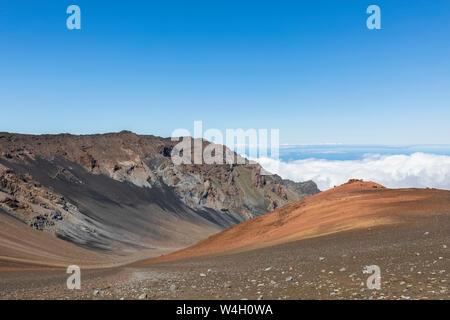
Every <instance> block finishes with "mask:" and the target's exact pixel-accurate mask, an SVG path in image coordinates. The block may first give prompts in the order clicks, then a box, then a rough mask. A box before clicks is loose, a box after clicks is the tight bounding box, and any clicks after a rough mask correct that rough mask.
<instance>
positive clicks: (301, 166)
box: [257, 152, 450, 190]
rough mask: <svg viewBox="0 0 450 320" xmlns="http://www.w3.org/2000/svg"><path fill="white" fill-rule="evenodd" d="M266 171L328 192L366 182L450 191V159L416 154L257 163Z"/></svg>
mask: <svg viewBox="0 0 450 320" xmlns="http://www.w3.org/2000/svg"><path fill="white" fill-rule="evenodd" d="M257 161H258V162H259V163H260V164H261V165H262V166H263V168H264V169H266V170H267V171H269V172H272V173H276V174H278V175H280V176H281V177H283V178H285V179H291V180H294V181H305V180H313V181H314V182H316V183H317V185H318V187H319V189H321V190H326V189H329V188H332V187H333V186H335V185H336V186H337V185H340V184H343V183H345V182H347V181H348V180H349V179H353V178H355V179H364V180H370V181H374V182H377V183H380V184H382V185H384V186H386V187H388V188H412V187H417V188H426V187H430V188H439V189H450V156H443V155H435V154H427V153H420V152H419V153H414V154H412V155H387V156H386V155H383V156H382V155H373V154H372V155H366V156H365V157H364V158H363V159H362V160H346V161H336V160H324V159H306V160H297V161H291V162H283V161H279V160H274V159H267V158H263V159H261V158H260V159H258V160H257Z"/></svg>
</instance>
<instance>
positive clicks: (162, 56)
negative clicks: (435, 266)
mask: <svg viewBox="0 0 450 320" xmlns="http://www.w3.org/2000/svg"><path fill="white" fill-rule="evenodd" d="M70 4H77V5H79V6H80V7H81V12H82V13H81V14H82V30H79V31H77V30H72V31H71V30H68V29H67V28H66V18H67V16H68V15H67V14H66V8H67V6H68V5H70ZM371 4H377V5H379V6H380V7H381V15H382V30H368V29H367V28H366V19H367V17H368V15H367V14H366V12H365V11H366V8H367V7H368V6H369V5H371ZM0 43H1V45H0V111H1V114H2V116H1V117H0V131H10V132H22V133H59V132H70V133H102V132H110V131H120V130H123V129H127V130H132V131H135V132H137V133H146V134H156V135H162V136H169V135H170V134H171V132H172V131H173V130H174V129H176V128H186V129H189V130H193V121H194V120H202V121H203V126H204V128H205V129H207V128H219V129H222V130H224V129H226V128H244V129H246V128H256V129H258V128H267V129H270V128H279V129H280V140H281V141H280V142H281V143H290V144H296V143H299V144H300V143H311V144H316V143H334V142H336V143H346V144H428V143H450V139H449V138H450V126H449V124H448V123H449V119H450V1H448V0H433V1H425V0H423V1H417V0H411V1H407V0H395V1H394V0H390V1H375V0H374V1H364V0H358V1H356V0H354V1H337V0H335V1H324V0H314V1H313V0H311V1H300V0H297V1H263V0H258V1H243V0H241V1H233V0H226V1H220V0H215V1H212V0H209V1H195V0H189V1H170V0H167V1H92V0H90V1H81V0H80V1H79V0H73V1H71V2H66V1H23V0H16V1H8V2H6V1H2V2H0Z"/></svg>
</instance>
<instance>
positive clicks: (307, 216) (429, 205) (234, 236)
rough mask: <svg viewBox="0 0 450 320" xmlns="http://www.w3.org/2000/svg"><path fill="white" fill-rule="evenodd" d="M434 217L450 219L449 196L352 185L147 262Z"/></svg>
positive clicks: (449, 193) (433, 191) (432, 191)
mask: <svg viewBox="0 0 450 320" xmlns="http://www.w3.org/2000/svg"><path fill="white" fill-rule="evenodd" d="M438 214H450V191H444V190H436V189H387V188H385V187H383V186H381V185H379V184H376V183H373V182H364V181H362V180H350V181H349V182H347V183H346V184H344V185H341V186H339V187H335V188H333V189H330V190H328V191H325V192H322V193H319V194H317V195H314V196H311V197H309V198H306V199H304V200H300V201H297V202H295V203H292V204H290V205H286V206H284V207H282V208H279V209H277V210H275V211H273V212H271V213H268V214H266V215H263V216H260V217H257V218H255V219H252V220H249V221H246V222H243V223H240V224H238V225H235V226H233V227H232V228H230V229H227V230H225V231H223V232H221V233H218V234H216V235H213V236H211V237H209V238H208V239H205V240H203V241H200V242H199V243H197V244H196V245H194V246H192V247H189V248H187V249H184V250H181V251H178V252H175V253H172V254H169V255H167V256H162V257H159V258H156V259H153V260H149V261H147V262H162V261H169V260H177V259H184V258H191V257H198V256H204V255H217V254H224V253H232V252H239V251H248V250H252V249H257V248H262V247H267V246H272V245H277V244H281V243H286V242H291V241H296V240H301V239H305V238H312V237H319V236H323V235H328V234H332V233H337V232H344V231H348V230H356V229H364V228H373V227H387V226H396V225H399V224H407V223H416V222H417V221H419V220H420V218H423V217H427V216H433V215H438Z"/></svg>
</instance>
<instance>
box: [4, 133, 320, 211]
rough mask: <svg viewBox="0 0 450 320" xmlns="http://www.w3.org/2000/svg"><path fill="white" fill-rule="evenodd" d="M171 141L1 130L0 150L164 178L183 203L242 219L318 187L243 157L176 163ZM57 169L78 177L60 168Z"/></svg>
mask: <svg viewBox="0 0 450 320" xmlns="http://www.w3.org/2000/svg"><path fill="white" fill-rule="evenodd" d="M174 145H175V142H172V141H171V140H170V139H164V138H159V137H154V136H138V135H136V134H134V133H131V132H127V131H123V132H120V133H116V134H114V133H113V134H105V135H88V136H73V135H55V136H52V135H44V136H29V135H13V134H2V135H1V138H0V147H1V151H2V156H3V157H6V156H7V155H8V156H9V159H10V160H12V161H18V160H19V159H20V160H25V161H28V159H34V158H35V157H36V156H38V157H43V158H46V159H49V160H52V159H54V158H55V157H62V158H65V159H67V160H69V161H73V162H75V163H78V164H80V165H81V166H83V167H84V168H85V169H86V170H88V171H89V172H91V173H93V174H104V175H107V176H109V177H111V178H113V179H114V180H117V181H122V182H130V183H132V184H134V185H136V186H139V187H147V188H152V187H153V186H155V185H161V184H165V185H167V186H169V187H173V189H174V191H175V192H176V194H177V195H178V196H179V197H180V199H182V200H183V202H185V203H186V204H187V205H188V206H191V207H195V208H203V207H206V208H211V209H215V210H221V211H230V212H234V213H236V214H238V215H242V216H243V217H244V218H246V219H247V218H251V217H254V216H256V215H259V214H262V213H265V212H268V211H270V210H273V209H275V208H277V207H280V206H283V205H285V204H287V203H289V202H292V201H295V200H299V199H301V198H304V197H307V196H309V195H313V194H315V193H317V192H319V190H318V189H317V186H316V185H315V184H314V183H313V182H311V181H309V182H306V183H295V182H293V181H289V180H283V179H281V178H280V177H279V176H276V175H271V176H269V175H262V174H261V173H262V168H261V166H260V165H258V164H250V163H249V162H248V161H247V163H246V164H233V165H226V164H223V165H215V164H212V165H207V164H201V165H194V164H192V165H175V164H173V162H172V161H171V157H170V155H171V150H172V149H173V147H174ZM204 145H208V143H207V142H204ZM226 152H230V151H229V150H227V149H226ZM27 158H28V159H27ZM57 175H59V176H61V175H62V176H65V178H66V179H69V180H70V181H72V182H74V183H81V181H78V180H77V178H76V177H73V176H69V175H70V173H68V172H67V171H66V170H65V169H64V168H61V171H60V172H58V173H57Z"/></svg>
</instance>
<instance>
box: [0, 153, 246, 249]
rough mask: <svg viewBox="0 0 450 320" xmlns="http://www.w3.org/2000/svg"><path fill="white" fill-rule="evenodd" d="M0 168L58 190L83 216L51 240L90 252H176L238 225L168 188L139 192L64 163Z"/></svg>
mask: <svg viewBox="0 0 450 320" xmlns="http://www.w3.org/2000/svg"><path fill="white" fill-rule="evenodd" d="M0 163H1V164H3V165H7V166H8V167H10V168H11V169H13V170H14V172H16V173H19V174H27V173H29V174H31V175H32V176H33V178H34V179H35V180H37V181H39V183H40V184H42V186H44V187H46V188H48V189H50V190H57V191H58V194H60V195H61V196H63V197H64V198H65V199H66V200H67V201H68V202H70V203H72V204H73V205H75V206H76V207H77V208H78V211H79V212H80V213H82V214H81V215H80V220H81V221H78V223H67V224H65V225H64V226H61V227H60V228H58V229H57V230H56V235H57V236H58V237H59V238H61V239H64V240H69V241H71V242H75V243H77V244H79V245H82V246H86V247H89V248H96V249H113V248H116V249H117V248H121V247H123V245H126V246H127V247H135V248H136V249H143V248H148V246H149V245H152V246H158V247H159V248H162V247H168V248H173V247H180V246H185V245H188V244H190V243H192V241H195V240H199V239H201V238H203V237H204V236H205V235H206V234H210V233H214V232H217V231H219V230H221V229H224V228H226V227H228V226H230V225H233V224H235V223H237V222H239V220H237V218H235V217H233V216H232V215H225V214H219V213H217V212H215V211H213V210H207V209H204V210H198V209H197V210H193V209H191V208H189V207H188V206H187V205H186V204H184V203H183V202H182V201H181V200H180V199H179V198H178V197H176V196H175V194H174V193H173V192H172V191H171V190H170V188H168V187H165V186H162V187H159V188H141V187H138V186H136V185H133V184H132V183H129V182H119V181H116V180H113V179H111V178H109V177H107V176H105V175H94V174H90V173H89V172H87V171H86V170H85V169H84V168H82V167H81V166H80V165H78V164H76V163H73V162H69V161H67V160H64V159H55V160H54V161H52V162H50V161H47V160H44V159H41V158H37V159H36V160H35V161H31V162H27V163H26V164H22V163H8V162H6V161H5V160H3V159H0ZM59 167H64V168H67V169H66V172H67V173H70V177H72V176H73V177H77V179H79V180H80V181H81V182H82V183H73V181H71V179H70V178H67V176H68V175H67V174H66V175H64V176H61V175H60V176H57V172H58V168H59ZM52 177H56V178H52ZM83 225H84V227H83ZM196 233H197V234H198V236H197V237H196V236H195V234H196Z"/></svg>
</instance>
